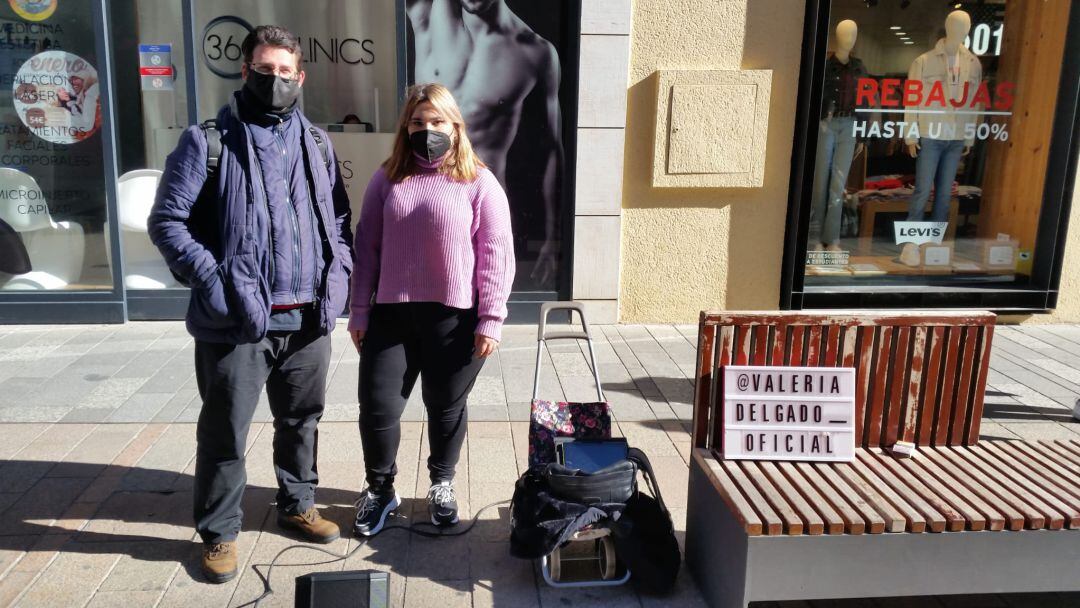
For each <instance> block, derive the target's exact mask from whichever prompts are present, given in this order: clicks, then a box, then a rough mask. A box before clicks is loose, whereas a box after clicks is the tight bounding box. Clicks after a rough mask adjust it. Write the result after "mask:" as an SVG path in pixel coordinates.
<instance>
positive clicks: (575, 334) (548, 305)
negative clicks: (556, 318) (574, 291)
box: [536, 302, 592, 340]
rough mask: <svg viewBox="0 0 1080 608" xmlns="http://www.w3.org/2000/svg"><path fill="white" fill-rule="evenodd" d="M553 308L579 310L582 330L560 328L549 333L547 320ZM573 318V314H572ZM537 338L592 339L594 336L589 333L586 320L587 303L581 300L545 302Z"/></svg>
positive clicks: (541, 310) (541, 309)
mask: <svg viewBox="0 0 1080 608" xmlns="http://www.w3.org/2000/svg"><path fill="white" fill-rule="evenodd" d="M553 310H567V311H571V313H572V312H573V311H577V313H578V318H580V319H581V329H582V331H574V330H559V331H553V332H551V333H548V331H547V320H548V315H549V314H551V312H552V311H553ZM570 316H571V318H573V314H571V315H570ZM536 339H537V340H560V339H577V340H591V339H592V336H590V335H589V325H588V324H587V323H586V322H585V305H584V304H582V303H581V302H544V303H543V304H541V305H540V327H539V330H538V331H537V337H536Z"/></svg>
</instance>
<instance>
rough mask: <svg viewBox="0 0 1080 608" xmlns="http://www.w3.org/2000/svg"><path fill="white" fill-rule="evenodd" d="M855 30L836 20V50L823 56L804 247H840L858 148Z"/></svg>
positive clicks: (858, 73) (858, 66)
mask: <svg viewBox="0 0 1080 608" xmlns="http://www.w3.org/2000/svg"><path fill="white" fill-rule="evenodd" d="M858 35H859V27H858V25H857V24H856V23H855V22H854V21H852V20H850V19H846V20H844V21H841V22H840V23H838V24H837V26H836V35H835V36H834V38H833V46H834V48H835V52H834V53H833V56H832V57H831V58H830V59H829V60H828V62H827V69H826V77H825V87H826V91H825V95H824V97H823V102H822V105H823V108H822V116H821V122H820V125H819V133H818V150H817V159H816V163H815V178H814V181H815V185H814V198H813V201H812V204H811V211H810V232H809V239H808V249H809V250H810V251H821V250H822V248H823V247H824V248H826V249H827V250H829V251H840V245H839V236H840V224H841V215H842V213H843V198H844V189H845V187H846V185H847V178H848V172H849V171H850V170H851V161H852V159H854V158H855V157H856V156H858V155H859V154H860V153H861V152H862V149H863V144H862V142H857V141H856V139H855V136H854V134H853V126H854V122H855V114H854V99H855V87H856V83H857V82H858V79H859V78H860V77H862V76H865V74H866V70H865V68H864V67H863V65H862V62H861V61H859V59H858V58H856V57H853V56H852V55H851V50H852V49H853V48H855V41H856V39H857V38H858Z"/></svg>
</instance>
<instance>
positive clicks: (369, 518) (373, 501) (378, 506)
mask: <svg viewBox="0 0 1080 608" xmlns="http://www.w3.org/2000/svg"><path fill="white" fill-rule="evenodd" d="M353 506H355V507H356V520H355V521H354V522H353V534H355V535H357V536H374V535H375V534H378V533H379V530H382V529H383V525H385V524H386V516H387V515H389V514H390V513H391V512H392V511H393V510H394V509H396V508H398V507H400V506H401V499H400V498H398V495H397V492H394V491H393V490H390V491H389V492H386V493H380V494H376V493H375V492H372V491H371V490H370V489H369V488H364V491H363V493H362V494H361V495H360V499H359V500H357V501H356V503H355V504H354V505H353Z"/></svg>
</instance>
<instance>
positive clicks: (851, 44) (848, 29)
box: [833, 19, 966, 156]
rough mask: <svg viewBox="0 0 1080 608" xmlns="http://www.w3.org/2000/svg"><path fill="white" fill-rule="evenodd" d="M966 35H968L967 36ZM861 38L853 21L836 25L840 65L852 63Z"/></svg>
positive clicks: (859, 145) (859, 147)
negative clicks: (857, 42)
mask: <svg viewBox="0 0 1080 608" xmlns="http://www.w3.org/2000/svg"><path fill="white" fill-rule="evenodd" d="M965 35H966V34H965ZM858 38H859V25H858V24H857V23H855V22H854V21H852V20H851V19H844V20H843V21H841V22H840V23H837V24H836V52H835V53H833V56H834V57H836V60H837V61H839V62H840V63H843V64H845V65H847V63H848V62H849V61H851V49H853V48H855V41H856V40H858ZM862 151H863V143H862V142H861V141H860V142H859V143H857V144H855V156H858V155H860V154H862Z"/></svg>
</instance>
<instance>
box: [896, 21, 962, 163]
mask: <svg viewBox="0 0 1080 608" xmlns="http://www.w3.org/2000/svg"><path fill="white" fill-rule="evenodd" d="M970 31H971V15H968V14H967V13H965V12H964V11H953V12H951V13H949V16H948V17H946V18H945V55H946V56H947V57H949V58H950V59H952V60H953V61H959V58H960V45H962V44H964V39H965V38H967V35H968V32H970ZM907 148H908V154H910V155H911V158H916V157H918V156H919V144H918V143H917V142H916V143H909V144H908V147H907ZM968 152H971V146H964V156H967V153H968Z"/></svg>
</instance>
